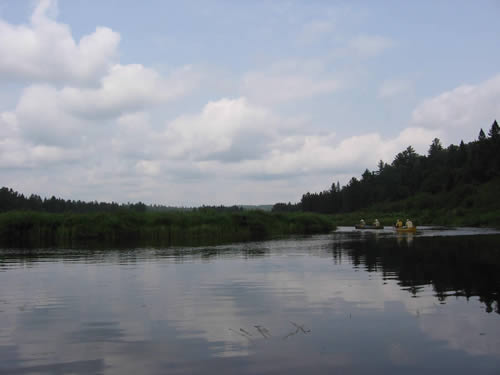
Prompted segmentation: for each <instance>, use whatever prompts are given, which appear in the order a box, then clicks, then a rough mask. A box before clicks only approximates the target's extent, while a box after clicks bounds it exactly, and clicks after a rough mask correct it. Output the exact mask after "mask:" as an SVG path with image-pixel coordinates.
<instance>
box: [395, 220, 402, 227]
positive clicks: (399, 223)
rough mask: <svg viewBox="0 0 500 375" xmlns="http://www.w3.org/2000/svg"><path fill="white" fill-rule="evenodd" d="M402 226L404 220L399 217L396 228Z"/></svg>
mask: <svg viewBox="0 0 500 375" xmlns="http://www.w3.org/2000/svg"><path fill="white" fill-rule="evenodd" d="M402 226H403V222H402V221H401V220H400V219H398V220H397V221H396V228H401V227H402Z"/></svg>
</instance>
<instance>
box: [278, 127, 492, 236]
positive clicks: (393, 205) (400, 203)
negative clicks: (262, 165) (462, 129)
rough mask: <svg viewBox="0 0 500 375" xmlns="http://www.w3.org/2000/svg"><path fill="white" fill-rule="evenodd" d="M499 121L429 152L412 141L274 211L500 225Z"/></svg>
mask: <svg viewBox="0 0 500 375" xmlns="http://www.w3.org/2000/svg"><path fill="white" fill-rule="evenodd" d="M498 192H500V127H499V126H498V124H497V122H496V121H495V122H493V124H492V126H491V129H490V130H489V132H488V135H486V134H485V133H484V131H483V130H482V129H481V131H480V132H479V137H478V139H477V140H476V141H473V142H469V143H468V144H465V143H464V142H463V141H462V142H461V143H460V145H459V146H456V145H450V146H449V147H447V148H443V146H442V145H441V142H440V141H439V139H437V138H436V139H434V140H433V141H432V144H431V145H430V147H429V152H428V155H427V156H422V155H418V154H417V153H416V152H415V151H414V150H413V148H412V147H411V146H409V147H408V148H406V149H405V150H404V151H402V152H400V153H398V154H397V155H396V157H395V158H394V160H393V162H392V163H391V164H387V163H384V162H383V161H382V160H381V161H380V162H379V164H378V170H376V171H372V172H370V171H369V170H365V172H364V173H363V174H362V177H361V179H360V180H358V179H357V178H355V177H353V178H352V179H351V180H350V181H349V183H348V184H347V185H346V186H343V187H342V188H341V187H340V184H339V183H338V182H337V183H333V184H332V186H331V188H330V189H329V190H326V191H323V192H320V193H306V194H304V195H303V196H302V199H301V201H300V203H297V204H290V203H289V204H285V203H278V204H276V205H275V206H274V207H273V211H275V212H298V211H303V212H318V213H325V214H333V215H334V216H335V220H336V222H337V223H339V224H349V225H352V224H353V223H356V222H358V221H359V219H360V218H361V217H363V218H364V219H365V220H371V219H372V218H375V217H378V219H379V220H380V221H381V222H382V223H383V224H385V225H388V224H390V223H393V222H394V220H395V219H396V218H398V217H399V218H402V219H404V218H412V219H413V222H414V223H415V224H417V225H418V224H439V225H473V226H487V225H488V226H489V225H494V226H500V200H499V199H498Z"/></svg>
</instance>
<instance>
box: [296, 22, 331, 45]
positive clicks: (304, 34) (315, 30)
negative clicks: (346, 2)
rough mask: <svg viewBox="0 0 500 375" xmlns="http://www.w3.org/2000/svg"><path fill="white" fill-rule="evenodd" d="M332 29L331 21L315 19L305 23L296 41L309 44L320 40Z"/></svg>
mask: <svg viewBox="0 0 500 375" xmlns="http://www.w3.org/2000/svg"><path fill="white" fill-rule="evenodd" d="M333 29H334V25H333V22H331V21H322V20H315V21H312V22H309V23H306V24H305V25H304V26H303V27H302V30H301V31H300V34H299V36H298V38H297V39H298V42H299V43H301V44H311V43H314V42H317V41H319V40H321V39H322V38H323V37H325V36H326V35H328V34H330V33H331V32H332V31H333Z"/></svg>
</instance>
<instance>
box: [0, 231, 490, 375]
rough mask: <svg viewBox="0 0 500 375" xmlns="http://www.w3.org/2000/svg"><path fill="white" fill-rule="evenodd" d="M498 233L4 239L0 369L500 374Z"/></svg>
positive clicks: (13, 371)
mask: <svg viewBox="0 0 500 375" xmlns="http://www.w3.org/2000/svg"><path fill="white" fill-rule="evenodd" d="M499 292H500V236H499V235H498V234H495V233H494V231H486V230H478V229H461V230H444V229H439V228H424V230H423V231H421V232H420V233H417V235H399V236H397V235H395V234H394V233H393V232H392V231H390V230H386V231H382V232H364V231H363V232H360V231H353V230H351V229H350V228H340V229H339V231H338V232H336V233H334V234H330V235H321V236H314V237H307V238H291V239H284V240H275V241H269V242H260V243H247V244H238V245H231V246H220V247H211V248H203V249H202V248H195V249H187V248H184V249H121V250H63V249H54V250H36V251H35V250H30V251H28V250H24V251H22V250H9V249H4V250H0V373H1V374H4V373H5V374H66V373H71V374H191V373H203V374H303V373H306V372H307V373H308V374H311V375H312V374H331V373H339V374H364V373H370V374H422V373H439V374H471V373H474V374H500V314H499V304H498V303H499V298H500V296H499Z"/></svg>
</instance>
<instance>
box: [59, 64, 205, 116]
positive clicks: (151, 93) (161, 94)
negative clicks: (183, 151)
mask: <svg viewBox="0 0 500 375" xmlns="http://www.w3.org/2000/svg"><path fill="white" fill-rule="evenodd" d="M191 72H192V69H191V68H190V67H189V66H186V67H183V68H181V69H179V70H177V71H174V72H173V73H172V74H171V75H170V76H169V77H167V78H164V77H162V76H161V75H160V74H159V73H158V72H156V71H155V70H154V69H150V68H146V67H144V66H143V65H141V64H130V65H114V66H113V67H112V68H111V69H110V71H109V73H108V74H107V75H106V76H104V77H103V78H102V79H101V84H100V87H99V88H97V89H86V88H83V89H82V88H77V87H65V88H64V89H62V90H61V92H60V99H61V101H62V103H63V105H64V107H65V108H66V109H67V110H68V111H70V112H72V113H75V114H76V115H78V116H82V117H90V118H96V117H114V116H116V115H119V114H121V113H126V112H134V111H138V110H142V109H144V108H145V107H147V106H150V105H154V104H158V103H162V102H166V101H168V100H172V99H175V98H177V97H179V96H182V95H184V94H186V93H187V92H188V91H190V90H191V89H192V88H193V87H194V86H195V85H196V77H195V76H194V75H193V74H191Z"/></svg>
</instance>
